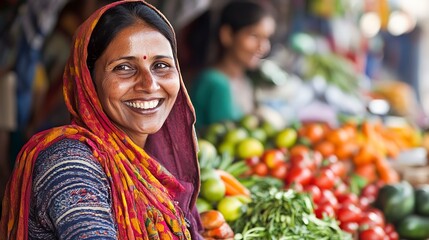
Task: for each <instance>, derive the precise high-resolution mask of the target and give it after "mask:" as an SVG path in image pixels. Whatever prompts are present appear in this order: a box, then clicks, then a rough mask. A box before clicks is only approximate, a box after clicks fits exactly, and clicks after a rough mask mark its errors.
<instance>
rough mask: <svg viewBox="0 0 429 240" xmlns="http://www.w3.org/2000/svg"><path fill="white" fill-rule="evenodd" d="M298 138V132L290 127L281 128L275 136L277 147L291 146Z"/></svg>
mask: <svg viewBox="0 0 429 240" xmlns="http://www.w3.org/2000/svg"><path fill="white" fill-rule="evenodd" d="M297 139H298V133H297V131H296V130H295V129H293V128H291V127H289V128H285V129H283V130H281V131H280V132H279V133H278V134H277V135H276V137H275V144H276V147H279V148H290V147H292V146H293V145H294V144H295V143H296V140H297Z"/></svg>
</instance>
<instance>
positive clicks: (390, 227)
mask: <svg viewBox="0 0 429 240" xmlns="http://www.w3.org/2000/svg"><path fill="white" fill-rule="evenodd" d="M395 231H396V229H395V226H393V224H391V223H387V224H386V225H385V226H384V232H385V233H391V232H395Z"/></svg>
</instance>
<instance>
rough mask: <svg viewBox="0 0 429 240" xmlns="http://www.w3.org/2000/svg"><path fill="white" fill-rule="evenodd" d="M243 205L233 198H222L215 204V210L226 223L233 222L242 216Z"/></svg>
mask: <svg viewBox="0 0 429 240" xmlns="http://www.w3.org/2000/svg"><path fill="white" fill-rule="evenodd" d="M243 206H244V204H243V203H242V202H241V201H240V200H239V199H238V198H236V197H234V196H227V197H224V198H223V199H222V200H220V201H219V203H218V204H217V210H218V211H219V212H221V213H222V215H223V217H224V218H225V220H226V221H234V220H236V219H238V218H239V217H240V215H241V214H242V209H243Z"/></svg>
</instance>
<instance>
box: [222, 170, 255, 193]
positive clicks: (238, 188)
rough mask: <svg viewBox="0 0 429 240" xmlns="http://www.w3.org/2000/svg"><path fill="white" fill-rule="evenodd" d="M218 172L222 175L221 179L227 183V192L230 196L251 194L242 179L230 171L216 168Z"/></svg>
mask: <svg viewBox="0 0 429 240" xmlns="http://www.w3.org/2000/svg"><path fill="white" fill-rule="evenodd" d="M216 172H217V174H218V175H219V176H220V179H222V181H223V182H224V183H225V188H226V191H225V194H226V195H228V196H234V195H245V196H248V197H249V196H250V191H249V189H247V188H246V187H245V186H244V185H243V184H242V183H241V182H240V181H238V180H237V178H235V177H234V176H233V175H231V174H230V173H229V172H227V171H224V170H221V169H216Z"/></svg>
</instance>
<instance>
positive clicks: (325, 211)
mask: <svg viewBox="0 0 429 240" xmlns="http://www.w3.org/2000/svg"><path fill="white" fill-rule="evenodd" d="M314 214H316V217H317V218H319V219H323V216H328V217H332V218H335V209H334V207H333V206H332V205H331V204H329V203H328V202H325V203H321V204H318V205H317V206H316V209H315V210H314Z"/></svg>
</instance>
